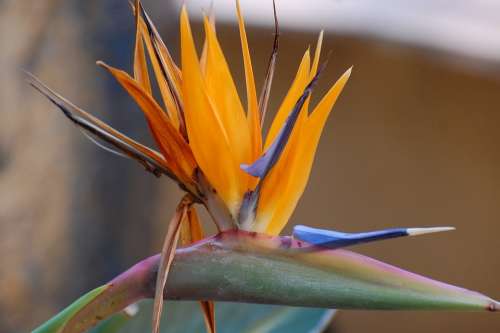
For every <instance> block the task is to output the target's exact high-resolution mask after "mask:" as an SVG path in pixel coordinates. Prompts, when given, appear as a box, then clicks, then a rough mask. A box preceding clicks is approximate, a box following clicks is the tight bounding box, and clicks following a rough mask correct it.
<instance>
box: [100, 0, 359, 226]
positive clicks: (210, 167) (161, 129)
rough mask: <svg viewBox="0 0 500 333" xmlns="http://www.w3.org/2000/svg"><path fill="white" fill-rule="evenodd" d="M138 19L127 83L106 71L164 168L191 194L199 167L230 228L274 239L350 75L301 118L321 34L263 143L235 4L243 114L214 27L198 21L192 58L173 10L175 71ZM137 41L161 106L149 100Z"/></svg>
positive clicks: (186, 29) (188, 37)
mask: <svg viewBox="0 0 500 333" xmlns="http://www.w3.org/2000/svg"><path fill="white" fill-rule="evenodd" d="M139 6H140V5H139ZM138 9H139V8H138ZM137 14H138V15H137V36H136V38H137V41H136V48H135V59H134V78H131V77H130V76H128V74H126V73H125V72H122V71H119V70H117V69H114V68H112V67H110V66H107V65H105V66H106V68H107V69H108V70H110V72H111V73H112V74H113V75H114V76H115V77H116V78H117V79H118V81H119V82H120V83H121V84H122V85H123V86H124V87H125V89H127V91H128V92H129V93H130V94H131V95H132V96H133V97H134V98H135V100H136V101H137V102H138V104H139V105H140V107H141V109H142V110H143V112H144V114H145V115H146V118H147V119H148V122H149V126H150V129H151V132H152V133H153V136H154V138H155V140H156V142H157V144H158V147H159V148H160V151H161V154H162V156H163V161H162V162H163V164H164V167H165V168H167V169H168V170H169V171H170V172H171V173H172V175H173V176H174V177H175V178H176V179H177V180H178V181H179V182H180V183H181V184H182V185H183V186H184V187H185V188H199V184H198V183H199V176H198V175H197V174H196V170H198V169H199V171H200V172H201V173H202V174H203V176H204V177H205V178H206V180H207V181H208V183H209V184H210V185H211V187H212V188H213V189H214V190H215V192H216V193H217V195H218V196H219V197H220V198H221V199H222V201H223V202H224V204H225V205H226V207H227V208H228V210H229V212H230V214H231V216H232V218H233V219H234V220H235V222H236V225H238V226H239V227H240V228H243V229H247V230H253V231H260V232H267V233H270V234H278V233H279V232H280V231H281V229H282V228H283V227H284V226H285V224H286V222H287V221H288V219H289V217H290V215H291V213H292V212H293V209H294V208H295V205H296V204H297V201H298V199H299V198H300V196H301V194H302V192H303V190H304V188H305V186H306V183H307V179H308V177H309V173H310V170H311V166H312V162H313V159H314V154H315V151H316V147H317V145H318V141H319V137H320V135H321V131H322V129H323V126H324V124H325V122H326V120H327V118H328V114H329V113H330V110H331V109H332V107H333V105H334V103H335V101H336V99H337V97H338V96H339V94H340V92H341V91H342V88H343V87H344V85H345V83H346V82H347V79H348V78H349V74H350V70H348V71H347V72H346V73H345V74H344V75H343V76H342V77H341V78H340V79H339V80H338V81H337V82H336V83H335V84H334V85H333V86H332V87H331V88H330V90H329V91H328V92H327V93H326V95H325V96H324V97H323V99H322V100H321V101H320V102H319V103H318V105H316V106H315V107H314V108H312V111H310V110H309V99H310V93H311V91H310V89H309V90H307V89H306V88H307V87H308V85H309V84H310V83H311V81H313V79H314V78H315V76H316V74H317V70H318V67H319V58H320V52H321V43H322V34H320V36H319V39H318V44H317V47H316V52H315V54H314V57H313V58H312V59H311V55H310V51H309V49H307V50H306V51H305V53H304V56H303V57H302V61H301V63H300V65H299V67H298V70H297V74H296V76H295V79H294V81H293V83H292V84H291V86H290V88H289V90H288V93H287V94H286V96H285V98H284V99H283V101H282V102H281V105H280V107H279V109H278V111H277V113H276V116H275V117H274V119H273V121H272V124H271V127H270V129H269V131H268V134H267V136H266V137H263V134H262V128H261V124H262V122H263V119H262V118H263V117H262V116H263V112H262V109H263V108H264V107H266V106H264V105H262V103H260V105H259V101H258V99H257V93H256V86H255V80H254V75H253V67H252V61H251V57H250V49H249V46H248V42H247V37H246V32H245V25H244V21H243V17H242V15H241V12H240V8H239V3H238V2H237V15H238V21H239V31H240V38H241V49H242V54H243V63H244V69H245V82H246V100H247V105H246V108H245V107H244V106H243V104H242V102H241V98H240V96H239V95H238V92H237V89H236V85H235V83H234V80H233V77H232V74H231V71H230V69H229V66H228V64H227V61H226V58H225V56H224V53H223V50H222V48H221V46H220V44H219V41H218V40H217V36H216V32H215V27H214V23H213V21H211V20H210V19H209V18H208V17H207V16H205V17H204V29H205V44H204V47H203V52H202V54H201V56H198V54H197V51H196V47H195V44H194V41H193V36H192V32H191V27H190V23H189V18H188V13H187V10H186V8H185V7H183V8H182V11H181V17H180V32H181V66H180V68H179V67H178V66H177V65H176V64H175V63H174V62H173V60H172V57H171V56H170V54H169V52H168V49H167V48H166V46H165V44H164V43H163V42H162V41H161V39H160V38H159V35H158V33H157V32H156V29H155V28H154V26H153V24H152V22H151V21H150V20H149V18H148V16H147V14H145V12H144V11H143V12H142V14H141V13H140V12H139V11H137ZM143 43H144V44H145V46H146V49H147V51H148V55H149V59H150V61H151V63H152V66H153V70H154V73H155V79H156V82H157V84H158V86H159V88H160V92H161V97H162V101H155V100H154V98H153V97H152V93H151V83H150V79H149V77H148V71H147V66H146V59H145V53H146V52H145V51H144V45H143ZM301 97H302V100H301ZM161 104H163V106H161ZM261 156H262V158H261ZM259 158H261V161H260V162H263V161H264V162H267V164H266V163H260V164H261V165H260V167H259V163H257V162H258V160H259ZM271 160H272V161H271ZM255 161H257V162H256V163H255V164H254V165H253V167H254V168H252V165H251V164H252V163H253V162H255ZM271 162H272V163H271ZM262 164H264V165H263V166H262ZM242 166H243V167H242ZM245 166H246V167H245ZM256 176H257V177H256Z"/></svg>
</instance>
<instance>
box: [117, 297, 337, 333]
mask: <svg viewBox="0 0 500 333" xmlns="http://www.w3.org/2000/svg"><path fill="white" fill-rule="evenodd" d="M139 306H140V309H141V311H140V312H139V314H138V315H137V316H136V317H134V318H133V319H131V320H129V321H128V322H127V323H126V324H125V325H124V326H123V328H122V330H121V331H120V332H119V333H136V332H147V331H148V330H149V325H150V321H149V318H150V316H149V315H150V313H151V308H152V306H151V301H149V300H145V301H142V302H140V304H139ZM167 306H168V309H169V311H168V312H167V313H165V314H164V316H163V318H162V326H161V327H162V329H161V330H160V332H161V333H186V332H189V333H203V332H204V322H203V318H202V316H201V315H200V314H199V313H198V311H197V307H198V304H197V302H167ZM333 315H334V311H333V310H325V309H315V308H299V307H288V306H277V305H262V304H243V303H218V304H217V314H216V320H217V330H218V332H219V333H235V332H242V333H257V332H258V333H305V332H309V333H319V332H321V331H322V330H321V329H322V328H324V326H325V325H326V324H328V323H329V322H330V320H331V319H332V317H333Z"/></svg>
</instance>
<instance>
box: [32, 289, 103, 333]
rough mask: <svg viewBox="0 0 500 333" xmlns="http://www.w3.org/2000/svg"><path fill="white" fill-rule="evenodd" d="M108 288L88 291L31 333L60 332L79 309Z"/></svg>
mask: <svg viewBox="0 0 500 333" xmlns="http://www.w3.org/2000/svg"><path fill="white" fill-rule="evenodd" d="M108 287H109V286H108V285H104V286H101V287H99V288H96V289H94V290H91V291H89V292H88V293H86V294H85V295H83V296H82V297H80V298H79V299H77V300H76V301H75V302H73V303H72V304H71V305H69V306H68V307H67V308H65V309H64V310H63V311H61V312H59V313H58V314H57V315H55V316H54V317H52V318H51V319H50V320H48V321H47V322H45V323H44V324H43V325H41V326H39V327H38V328H35V329H34V330H33V331H32V333H57V332H60V331H61V330H62V329H63V328H64V325H66V323H67V322H68V321H69V320H70V319H71V318H72V317H73V316H74V315H75V314H76V313H78V312H79V311H80V310H81V309H83V308H84V307H85V306H86V305H87V304H89V303H90V302H92V301H93V300H94V299H95V298H96V297H97V296H99V295H100V294H102V293H103V292H104V291H105V290H106V289H107V288H108Z"/></svg>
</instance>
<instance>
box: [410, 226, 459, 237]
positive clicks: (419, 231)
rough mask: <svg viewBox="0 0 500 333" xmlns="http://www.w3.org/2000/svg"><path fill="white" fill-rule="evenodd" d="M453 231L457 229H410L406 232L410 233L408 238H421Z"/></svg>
mask: <svg viewBox="0 0 500 333" xmlns="http://www.w3.org/2000/svg"><path fill="white" fill-rule="evenodd" d="M452 230H455V227H433V228H408V229H406V232H407V233H408V236H419V235H425V234H432V233H435V232H442V231H452Z"/></svg>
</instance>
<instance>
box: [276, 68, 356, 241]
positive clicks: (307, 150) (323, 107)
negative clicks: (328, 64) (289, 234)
mask: <svg viewBox="0 0 500 333" xmlns="http://www.w3.org/2000/svg"><path fill="white" fill-rule="evenodd" d="M350 74H351V69H349V70H347V71H346V72H345V73H344V74H343V75H342V76H341V77H340V78H339V79H338V80H337V82H335V84H334V85H333V86H332V87H331V88H330V90H329V91H328V93H327V94H326V95H325V96H324V97H323V99H322V100H321V102H319V104H318V105H317V106H316V108H315V109H314V111H313V112H312V113H311V115H310V116H309V118H308V119H307V120H306V122H305V124H304V127H303V129H302V135H301V137H302V138H301V140H300V142H299V143H298V146H297V147H296V149H295V152H294V154H293V155H294V158H293V160H292V161H290V165H289V168H290V169H289V175H288V176H287V177H286V179H287V185H286V188H285V189H283V191H282V193H283V195H282V196H281V197H280V199H279V203H278V206H277V209H276V211H275V212H274V214H273V217H272V220H271V222H270V223H269V225H268V226H267V229H266V233H269V234H271V235H277V234H279V233H280V232H281V230H282V229H283V228H284V226H285V225H286V223H287V222H288V220H289V219H290V217H291V215H292V213H293V211H294V210H295V207H296V205H297V202H298V201H299V199H300V197H301V196H302V193H303V192H304V189H305V187H306V185H307V181H308V179H309V175H310V173H311V168H312V164H313V161H314V156H315V154H316V149H317V147H318V143H319V139H320V137H321V132H322V130H323V127H324V125H325V123H326V120H327V119H328V115H329V114H330V111H331V110H332V108H333V105H334V104H335V102H336V100H337V98H338V96H339V95H340V93H341V92H342V89H343V88H344V86H345V84H346V83H347V80H348V79H349V76H350Z"/></svg>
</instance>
